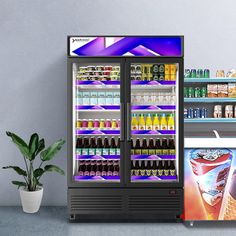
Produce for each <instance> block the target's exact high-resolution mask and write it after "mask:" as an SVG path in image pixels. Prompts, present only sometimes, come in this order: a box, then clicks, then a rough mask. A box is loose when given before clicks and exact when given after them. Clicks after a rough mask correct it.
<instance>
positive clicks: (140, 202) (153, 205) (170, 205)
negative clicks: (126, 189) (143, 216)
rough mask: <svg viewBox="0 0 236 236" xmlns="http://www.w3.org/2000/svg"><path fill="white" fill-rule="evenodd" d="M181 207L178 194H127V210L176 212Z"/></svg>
mask: <svg viewBox="0 0 236 236" xmlns="http://www.w3.org/2000/svg"><path fill="white" fill-rule="evenodd" d="M180 207H181V199H180V196H178V195H175V196H171V195H164V196H153V195H152V196H129V198H128V209H129V211H149V212H153V213H154V212H156V211H163V212H172V211H173V212H176V211H179V210H180Z"/></svg>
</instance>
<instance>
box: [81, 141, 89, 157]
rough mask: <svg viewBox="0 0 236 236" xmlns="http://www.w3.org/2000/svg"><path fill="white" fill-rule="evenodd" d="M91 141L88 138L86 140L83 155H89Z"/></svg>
mask: <svg viewBox="0 0 236 236" xmlns="http://www.w3.org/2000/svg"><path fill="white" fill-rule="evenodd" d="M89 148H90V145H89V139H88V138H84V146H83V149H82V155H89Z"/></svg>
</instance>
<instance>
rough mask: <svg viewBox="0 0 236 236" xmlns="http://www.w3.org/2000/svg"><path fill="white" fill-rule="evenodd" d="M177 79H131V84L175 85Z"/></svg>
mask: <svg viewBox="0 0 236 236" xmlns="http://www.w3.org/2000/svg"><path fill="white" fill-rule="evenodd" d="M175 84H176V82H175V81H156V80H151V81H143V80H131V85H149V86H151V85H159V86H170V85H172V86H173V85H175Z"/></svg>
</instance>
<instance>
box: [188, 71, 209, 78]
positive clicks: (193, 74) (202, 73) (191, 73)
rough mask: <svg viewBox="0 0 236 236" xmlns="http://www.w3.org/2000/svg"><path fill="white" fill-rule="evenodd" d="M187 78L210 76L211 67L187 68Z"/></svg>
mask: <svg viewBox="0 0 236 236" xmlns="http://www.w3.org/2000/svg"><path fill="white" fill-rule="evenodd" d="M184 77H185V78H210V70H209V69H185V71H184Z"/></svg>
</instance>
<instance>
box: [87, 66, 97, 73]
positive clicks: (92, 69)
mask: <svg viewBox="0 0 236 236" xmlns="http://www.w3.org/2000/svg"><path fill="white" fill-rule="evenodd" d="M95 70H96V66H87V71H89V72H92V71H95Z"/></svg>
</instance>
